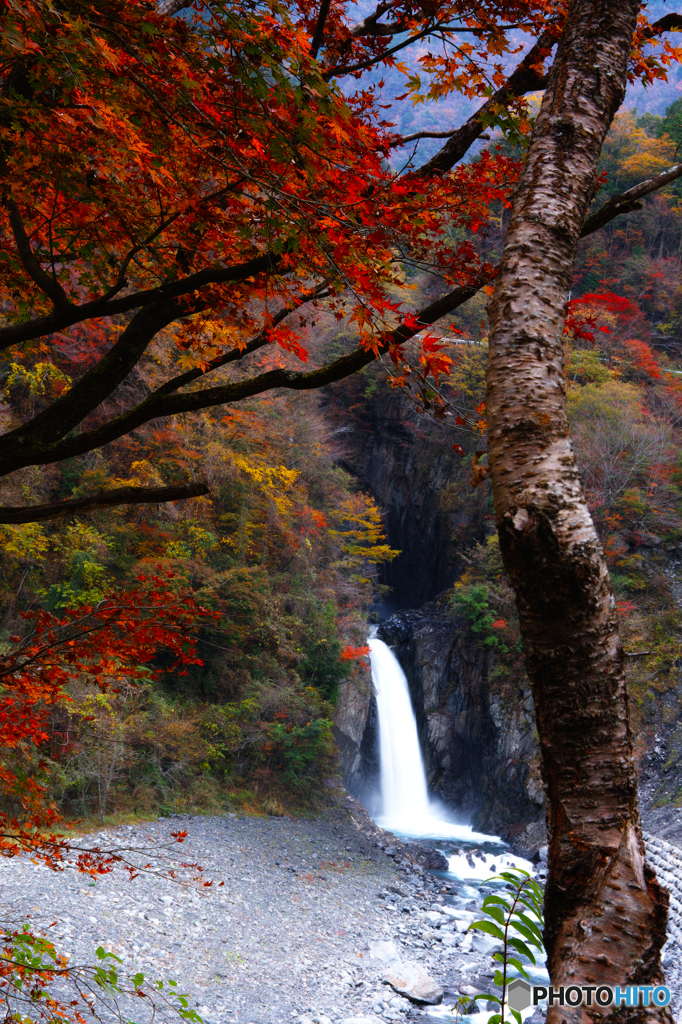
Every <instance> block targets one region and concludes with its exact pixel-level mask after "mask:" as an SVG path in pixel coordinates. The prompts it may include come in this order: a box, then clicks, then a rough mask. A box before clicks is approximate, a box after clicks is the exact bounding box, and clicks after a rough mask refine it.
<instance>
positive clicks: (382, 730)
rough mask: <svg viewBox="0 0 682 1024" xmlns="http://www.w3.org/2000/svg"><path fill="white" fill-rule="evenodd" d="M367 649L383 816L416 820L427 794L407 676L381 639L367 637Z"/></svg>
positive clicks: (425, 805) (421, 815)
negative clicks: (376, 735) (377, 719)
mask: <svg viewBox="0 0 682 1024" xmlns="http://www.w3.org/2000/svg"><path fill="white" fill-rule="evenodd" d="M369 649H370V654H371V660H372V682H373V683H374V690H375V693H376V698H377V713H378V716H379V756H380V759H381V798H382V803H383V807H382V813H383V817H384V818H386V819H387V820H389V821H395V822H397V821H401V820H404V821H405V822H407V821H411V822H415V821H417V820H421V819H423V818H424V817H426V816H428V814H429V796H428V790H427V788H426V772H425V771H424V761H423V758H422V752H421V748H420V746H419V736H418V735H417V722H416V719H415V717H414V711H413V709H412V701H411V700H410V691H409V688H408V686H407V679H406V678H405V673H404V672H403V670H402V669H401V667H400V662H399V661H398V659H397V658H396V656H395V654H394V653H393V651H392V650H391V649H390V647H387V646H386V644H385V643H384V642H383V641H382V640H377V639H374V638H370V640H369Z"/></svg>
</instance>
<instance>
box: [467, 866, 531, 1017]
mask: <svg viewBox="0 0 682 1024" xmlns="http://www.w3.org/2000/svg"><path fill="white" fill-rule="evenodd" d="M490 882H502V883H504V887H505V890H506V891H504V892H502V891H497V892H493V893H491V894H490V895H489V896H486V898H485V899H484V900H483V904H482V907H481V910H482V911H483V913H484V914H485V916H486V918H487V920H480V921H472V922H471V924H470V925H469V928H470V929H472V928H473V929H476V930H477V931H479V932H485V933H486V934H488V935H492V936H494V937H495V938H496V939H499V940H500V942H501V943H502V951H501V952H497V953H494V954H493V960H495V961H496V962H497V963H498V964H500V967H499V968H498V969H497V970H496V971H495V976H494V982H495V985H497V986H499V987H500V988H501V989H502V994H501V995H499V996H498V995H494V994H490V995H485V994H484V995H478V996H475V997H474V999H486V1000H490V1001H491V1002H494V1003H497V1005H498V1006H499V1012H496V1013H493V1015H492V1016H491V1017H490V1018H489V1019H488V1024H505V1013H506V1012H507V1011H509V1013H511V1014H512V1015H513V1016H514V1018H515V1019H516V1022H517V1024H522V1018H521V1013H520V1011H519V1010H518V1009H514V1008H513V1007H512V1006H510V1005H509V1002H508V993H509V986H510V983H512V982H514V981H515V980H516V979H517V978H518V977H521V978H525V980H526V981H530V977H529V975H528V972H527V970H526V968H525V967H524V965H523V963H522V962H521V959H520V957H521V956H524V957H526V958H527V959H528V960H530V962H531V963H532V964H533V965H535V963H536V962H537V961H536V958H535V954H534V953H533V949H535V950H538V951H539V952H540V953H543V952H544V945H543V941H542V925H543V917H542V907H543V894H542V889H541V888H540V886H539V885H538V883H537V882H536V881H534V879H532V878H531V877H530V875H529V874H528V872H527V871H523V870H522V869H520V868H519V869H516V870H513V871H502V872H500V874H499V875H495V876H494V877H493V878H489V879H488V880H487V883H486V884H488V883H490ZM512 968H513V970H514V972H515V973H514V974H512V973H511V970H512ZM508 1019H509V1018H507V1020H508Z"/></svg>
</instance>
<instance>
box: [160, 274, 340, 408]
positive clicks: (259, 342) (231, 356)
mask: <svg viewBox="0 0 682 1024" xmlns="http://www.w3.org/2000/svg"><path fill="white" fill-rule="evenodd" d="M326 288H327V282H326V281H324V282H323V283H322V284H320V285H318V287H317V288H314V289H312V290H311V291H308V292H304V293H303V294H302V295H300V296H299V298H298V301H297V302H296V305H294V306H284V307H283V308H282V309H280V311H279V313H276V314H275V315H274V316H273V317H272V322H271V323H270V326H269V327H267V328H265V329H264V330H262V331H259V333H258V334H256V335H255V336H254V337H253V338H252V339H251V341H249V342H248V343H247V344H246V345H245V346H244V348H242V349H238V348H234V349H231V350H230V351H229V352H226V353H225V355H222V356H218V358H217V359H213V360H212V361H211V362H210V363H209V364H208V366H207V367H206V369H203V370H202V369H201V368H200V367H195V369H193V370H187V371H186V372H185V373H181V374H179V376H177V377H173V378H172V379H171V380H168V381H166V383H165V384H162V385H161V387H159V388H157V389H156V391H155V392H154V394H155V395H171V394H173V392H175V391H179V390H180V388H184V387H186V386H187V385H188V384H191V383H192V382H193V381H195V380H198V379H199V378H200V377H205V376H206V374H207V373H212V371H213V370H217V369H218V368H219V367H221V366H227V364H228V363H234V362H236V361H237V360H238V359H243V358H244V356H248V355H251V353H252V352H257V351H258V349H259V348H263V346H264V345H269V344H270V331H271V330H272V328H273V327H277V325H278V324H281V323H282V321H283V320H286V318H287V317H288V316H289V314H290V313H293V312H296V310H298V309H300V308H301V306H303V305H305V303H306V302H310V301H311V299H317V298H323V297H324V294H325V291H326Z"/></svg>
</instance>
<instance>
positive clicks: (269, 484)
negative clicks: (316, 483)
mask: <svg viewBox="0 0 682 1024" xmlns="http://www.w3.org/2000/svg"><path fill="white" fill-rule="evenodd" d="M233 459H234V464H235V466H236V467H237V469H240V470H241V471H242V473H246V475H247V476H249V477H250V478H251V479H252V480H253V481H254V483H257V484H258V485H259V487H260V489H261V490H262V491H263V493H264V494H265V495H266V496H267V497H268V498H269V499H270V500H271V501H272V502H273V503H274V505H275V507H276V508H277V511H278V512H279V514H280V515H281V516H283V515H286V513H287V512H288V511H289V509H290V508H291V501H290V499H289V498H288V497H287V496H286V495H285V494H284V491H290V490H291V489H292V488H293V486H294V484H295V483H296V480H297V479H298V477H299V475H300V474H299V472H298V470H297V469H287V468H286V466H263V465H259V464H258V463H257V462H254V461H252V460H250V459H248V458H246V456H244V455H234V456H233Z"/></svg>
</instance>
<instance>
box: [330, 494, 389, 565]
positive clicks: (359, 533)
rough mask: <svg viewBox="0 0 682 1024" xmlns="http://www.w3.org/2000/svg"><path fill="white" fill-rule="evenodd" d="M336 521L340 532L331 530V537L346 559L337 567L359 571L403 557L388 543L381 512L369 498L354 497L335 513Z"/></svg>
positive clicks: (360, 495) (342, 504) (344, 502)
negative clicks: (334, 538)
mask: <svg viewBox="0 0 682 1024" xmlns="http://www.w3.org/2000/svg"><path fill="white" fill-rule="evenodd" d="M333 519H334V520H335V521H336V522H337V523H338V525H339V527H340V528H339V529H332V530H330V531H329V533H330V535H331V536H332V537H336V538H337V539H338V540H339V541H340V546H341V551H342V553H343V555H344V558H343V559H342V560H341V561H340V562H338V563H337V566H339V567H340V566H343V567H344V568H346V569H356V568H359V567H360V566H365V565H376V564H377V563H378V562H388V561H390V560H391V559H392V558H395V557H396V555H399V554H400V552H399V551H395V550H393V548H390V547H389V546H388V544H386V543H385V539H386V538H385V535H384V526H383V523H382V521H381V512H380V511H379V509H378V508H377V506H376V504H375V502H374V501H373V500H372V499H371V498H368V497H367V495H365V494H353V495H351V496H350V497H349V498H346V499H345V500H344V501H342V502H341V504H340V505H339V508H338V509H337V510H336V512H335V513H334V515H333ZM353 578H354V579H360V577H353Z"/></svg>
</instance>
